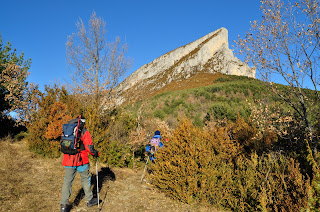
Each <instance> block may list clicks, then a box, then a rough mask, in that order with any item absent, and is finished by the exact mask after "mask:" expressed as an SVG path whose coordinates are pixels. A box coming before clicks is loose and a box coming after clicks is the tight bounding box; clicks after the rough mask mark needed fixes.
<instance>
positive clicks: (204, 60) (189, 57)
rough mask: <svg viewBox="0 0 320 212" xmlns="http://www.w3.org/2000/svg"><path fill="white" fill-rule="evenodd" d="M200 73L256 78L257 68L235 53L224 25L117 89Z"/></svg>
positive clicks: (155, 85)
mask: <svg viewBox="0 0 320 212" xmlns="http://www.w3.org/2000/svg"><path fill="white" fill-rule="evenodd" d="M199 72H207V73H216V72H221V73H223V74H231V75H241V76H248V77H253V78H254V77H255V68H250V67H249V66H248V65H247V64H246V63H244V62H242V61H240V60H239V59H238V58H236V57H234V56H233V53H232V51H231V50H230V49H229V44H228V31H227V29H225V28H221V29H218V30H216V31H214V32H211V33H209V34H208V35H206V36H203V37H202V38H200V39H198V40H196V41H194V42H192V43H189V44H187V45H185V46H182V47H179V48H177V49H175V50H173V51H170V52H168V53H166V54H164V55H162V56H160V57H159V58H157V59H155V60H154V61H152V62H150V63H148V64H146V65H143V66H142V67H140V68H139V69H138V70H136V71H135V72H134V73H132V74H131V75H130V76H129V77H128V78H126V79H125V80H124V81H123V82H122V83H121V84H120V85H119V86H118V87H117V91H118V92H119V93H120V94H121V93H125V92H126V90H128V89H129V90H130V89H135V90H140V89H144V88H146V87H148V89H151V90H155V89H160V88H162V87H164V86H165V85H167V84H169V83H170V82H172V81H174V80H183V79H187V78H189V77H190V76H192V75H193V74H195V73H199ZM151 85H152V86H151ZM122 96H123V95H122ZM122 101H125V100H124V99H122V100H120V99H119V102H118V103H120V104H121V102H122Z"/></svg>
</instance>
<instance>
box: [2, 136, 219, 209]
mask: <svg viewBox="0 0 320 212" xmlns="http://www.w3.org/2000/svg"><path fill="white" fill-rule="evenodd" d="M0 143H1V149H0V155H1V157H0V176H1V181H0V187H1V191H0V211H26V212H28V211H30V212H31V211H32V212H33V211H46V212H47V211H60V207H59V201H60V195H61V194H60V193H61V187H62V183H63V177H64V167H63V166H62V165H61V160H62V158H58V159H44V158H42V157H39V156H37V155H35V154H33V153H31V152H29V151H28V150H27V147H26V143H25V141H21V142H13V141H12V140H10V139H5V140H1V141H0ZM99 167H100V168H99V187H100V188H101V189H100V199H102V200H104V202H103V203H102V206H103V207H102V210H101V211H153V212H157V211H159V212H160V211H214V210H212V209H209V208H205V207H202V206H190V205H186V204H182V203H179V202H176V201H174V200H171V199H169V198H167V197H165V196H164V194H161V193H159V192H157V191H156V190H154V189H152V188H151V187H150V186H148V185H147V184H146V182H143V183H142V184H140V178H141V175H142V171H143V170H141V169H139V170H131V169H119V168H115V169H109V168H107V167H105V166H104V165H103V164H99ZM91 172H92V173H93V177H92V179H93V182H92V183H93V185H96V182H95V175H94V173H95V166H94V165H92V166H91ZM93 190H94V191H95V190H96V189H95V188H93ZM70 201H71V203H73V208H72V210H71V211H97V209H98V208H97V207H92V208H87V207H86V201H85V199H84V198H83V192H82V190H81V184H80V177H79V174H77V176H76V179H75V181H74V185H73V192H72V196H71V198H70ZM100 206H101V205H100Z"/></svg>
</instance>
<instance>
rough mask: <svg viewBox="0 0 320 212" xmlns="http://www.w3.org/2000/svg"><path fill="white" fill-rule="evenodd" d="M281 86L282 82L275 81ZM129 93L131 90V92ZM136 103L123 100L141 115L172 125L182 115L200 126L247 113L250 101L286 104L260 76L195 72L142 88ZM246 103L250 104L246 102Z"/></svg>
mask: <svg viewBox="0 0 320 212" xmlns="http://www.w3.org/2000/svg"><path fill="white" fill-rule="evenodd" d="M279 87H281V88H282V89H287V88H286V86H283V85H279ZM132 95H133V94H132ZM136 95H139V96H140V97H141V98H140V99H137V100H138V101H136V103H133V104H127V106H126V108H127V109H128V110H131V111H132V112H133V113H136V112H137V107H139V108H140V107H142V108H140V109H139V111H141V113H142V114H139V115H141V117H153V118H154V117H156V118H159V119H161V120H163V121H166V122H167V123H168V124H169V125H171V126H172V127H173V126H174V125H175V124H176V123H177V119H178V118H179V117H181V116H186V117H188V118H190V119H191V120H193V122H194V124H196V125H199V126H203V125H204V123H205V121H207V120H211V119H224V118H226V119H228V120H232V121H234V120H236V118H237V116H238V114H239V115H240V116H242V117H249V116H250V115H251V110H252V108H251V106H250V104H251V105H255V104H258V103H259V102H262V103H263V105H272V104H275V105H279V106H281V107H282V108H283V109H285V110H290V108H289V107H288V106H287V105H286V104H283V102H282V101H281V100H280V99H279V97H278V96H277V95H275V94H273V93H272V92H271V91H270V90H268V87H267V86H266V84H265V83H264V82H262V81H260V80H257V79H253V78H249V77H244V76H234V75H224V74H221V73H216V74H210V73H199V74H196V75H194V76H192V77H190V78H189V79H185V80H181V81H178V80H176V81H173V82H171V83H170V84H168V85H167V86H165V87H163V88H161V89H159V90H157V91H154V92H153V91H149V90H148V89H146V90H144V92H141V93H139V94H136ZM249 103H250V104H249Z"/></svg>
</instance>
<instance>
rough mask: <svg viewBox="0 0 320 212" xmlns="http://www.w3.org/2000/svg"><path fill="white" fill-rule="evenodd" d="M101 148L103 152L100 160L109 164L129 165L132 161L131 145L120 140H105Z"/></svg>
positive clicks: (117, 165)
mask: <svg viewBox="0 0 320 212" xmlns="http://www.w3.org/2000/svg"><path fill="white" fill-rule="evenodd" d="M99 149H100V152H101V156H100V157H99V158H100V160H101V161H103V162H105V163H107V164H108V165H109V166H113V167H128V166H129V165H130V163H132V160H131V159H132V158H131V154H130V149H129V146H128V145H126V144H122V143H121V142H119V141H109V140H104V141H103V142H102V143H101V144H100V147H99ZM131 165H132V164H131Z"/></svg>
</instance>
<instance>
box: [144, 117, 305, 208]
mask: <svg viewBox="0 0 320 212" xmlns="http://www.w3.org/2000/svg"><path fill="white" fill-rule="evenodd" d="M255 132H256V131H255V128H253V127H252V126H251V125H250V124H248V123H246V122H244V120H238V121H237V122H236V123H235V124H234V123H230V124H228V125H226V126H224V127H221V126H218V125H217V124H214V123H208V124H207V125H206V127H205V128H203V129H201V128H198V127H195V126H193V125H192V123H191V122H190V121H189V120H187V119H183V120H181V121H180V124H179V126H178V127H177V128H175V129H174V130H173V132H172V134H170V135H169V136H168V137H169V141H168V142H166V141H165V142H164V147H163V148H161V149H160V150H158V152H157V153H156V162H155V163H154V164H152V165H151V169H152V170H153V172H152V173H151V174H150V176H149V178H150V180H151V182H152V184H153V185H154V186H155V187H156V188H158V189H159V190H161V191H162V192H164V193H166V194H167V195H168V196H170V197H171V198H174V199H178V200H180V201H182V202H186V203H189V204H190V203H202V204H208V205H212V206H213V207H214V208H220V209H228V210H232V211H256V210H259V211H260V210H261V211H299V210H300V209H301V208H303V207H306V204H307V192H308V190H309V180H308V179H307V180H305V178H304V176H303V175H302V174H301V172H300V168H299V164H298V163H296V162H295V161H294V160H293V159H291V158H289V157H286V156H284V155H282V154H280V153H279V154H274V153H272V154H271V153H269V154H266V153H265V154H262V155H261V156H258V155H257V154H256V153H254V152H253V153H248V152H247V151H243V150H244V147H245V146H247V147H249V146H250V145H248V144H250V143H251V142H253V141H254V136H255Z"/></svg>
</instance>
